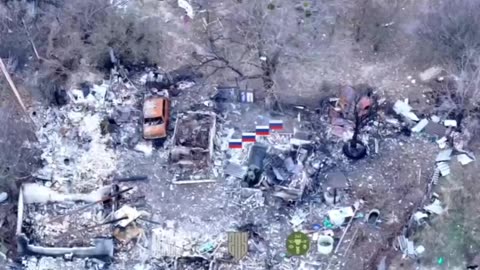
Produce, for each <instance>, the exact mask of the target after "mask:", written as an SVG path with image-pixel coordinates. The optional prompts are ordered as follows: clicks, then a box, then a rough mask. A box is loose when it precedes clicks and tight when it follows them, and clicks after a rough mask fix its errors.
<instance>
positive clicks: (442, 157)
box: [435, 149, 453, 162]
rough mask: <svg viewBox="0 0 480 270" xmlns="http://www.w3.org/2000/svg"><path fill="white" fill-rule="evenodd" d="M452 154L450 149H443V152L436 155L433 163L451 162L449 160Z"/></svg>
mask: <svg viewBox="0 0 480 270" xmlns="http://www.w3.org/2000/svg"><path fill="white" fill-rule="evenodd" d="M452 152H453V150H452V149H445V150H442V151H440V153H438V155H437V158H436V159H435V161H436V162H440V161H449V160H451V159H452Z"/></svg>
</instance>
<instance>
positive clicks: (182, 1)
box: [178, 0, 195, 19]
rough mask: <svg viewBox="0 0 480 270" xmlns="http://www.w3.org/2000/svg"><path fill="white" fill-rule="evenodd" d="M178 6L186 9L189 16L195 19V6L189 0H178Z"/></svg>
mask: <svg viewBox="0 0 480 270" xmlns="http://www.w3.org/2000/svg"><path fill="white" fill-rule="evenodd" d="M178 6H179V7H180V8H182V9H183V10H185V12H186V13H187V16H188V17H189V18H190V19H193V17H194V16H195V14H194V12H193V7H192V5H190V3H188V1H187V0H178Z"/></svg>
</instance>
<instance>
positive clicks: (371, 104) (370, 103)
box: [343, 85, 377, 159]
mask: <svg viewBox="0 0 480 270" xmlns="http://www.w3.org/2000/svg"><path fill="white" fill-rule="evenodd" d="M354 89H355V91H356V93H355V97H354V99H353V102H352V107H353V119H354V126H353V136H352V139H351V140H349V141H348V142H346V143H345V145H344V146H343V152H344V154H345V155H346V156H347V157H349V158H351V159H361V158H363V157H364V156H365V155H366V154H367V148H366V146H365V145H364V144H363V142H362V141H361V140H360V138H359V136H360V132H361V130H362V128H363V127H364V126H365V125H366V124H367V123H368V122H369V121H370V120H371V119H372V118H373V117H374V116H375V114H376V111H377V103H376V100H375V98H374V96H373V90H372V89H371V88H370V87H368V86H364V85H359V86H356V87H354Z"/></svg>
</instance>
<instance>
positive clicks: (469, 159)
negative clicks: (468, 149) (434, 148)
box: [457, 154, 475, 166]
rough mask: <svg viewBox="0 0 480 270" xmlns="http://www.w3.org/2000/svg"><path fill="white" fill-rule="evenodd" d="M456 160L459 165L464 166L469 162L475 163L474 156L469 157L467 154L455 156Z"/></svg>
mask: <svg viewBox="0 0 480 270" xmlns="http://www.w3.org/2000/svg"><path fill="white" fill-rule="evenodd" d="M472 157H473V158H472ZM457 160H458V162H460V164H462V165H463V166H465V165H467V164H469V163H470V162H472V161H475V156H473V155H472V156H470V155H467V154H460V155H458V156H457Z"/></svg>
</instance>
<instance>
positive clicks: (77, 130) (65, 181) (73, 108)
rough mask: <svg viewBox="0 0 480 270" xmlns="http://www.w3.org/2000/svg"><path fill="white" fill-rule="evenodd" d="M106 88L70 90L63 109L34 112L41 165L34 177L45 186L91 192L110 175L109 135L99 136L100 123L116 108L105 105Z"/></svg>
mask: <svg viewBox="0 0 480 270" xmlns="http://www.w3.org/2000/svg"><path fill="white" fill-rule="evenodd" d="M108 87H109V86H108V85H107V84H106V83H104V84H102V85H94V86H93V87H91V89H90V88H87V90H83V91H82V90H77V89H73V90H71V91H70V92H69V95H70V100H71V102H70V103H68V104H66V105H65V106H63V107H60V108H55V107H52V108H47V109H46V110H43V109H42V108H36V109H35V112H36V113H35V116H34V118H35V121H36V122H37V123H38V126H39V127H40V128H39V130H38V131H37V137H38V138H39V145H38V147H39V148H40V149H41V150H42V151H43V154H42V156H41V157H42V160H43V162H44V166H43V167H42V168H41V169H40V170H39V171H38V172H37V173H36V174H35V176H36V177H37V178H39V179H41V180H43V181H45V184H46V185H47V186H49V185H54V186H55V187H56V188H61V189H62V190H63V191H70V192H78V191H82V190H91V189H93V188H95V187H98V186H100V185H102V183H103V182H104V181H107V179H108V177H109V176H110V175H111V174H112V172H113V170H114V169H115V166H116V158H115V153H114V151H113V149H112V148H111V147H109V143H110V142H111V137H110V135H109V134H102V121H104V119H105V118H106V117H107V116H108V110H112V109H113V107H114V106H115V105H116V104H112V103H107V102H106V96H107V90H108ZM85 92H88V93H85ZM117 102H119V101H117Z"/></svg>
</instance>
